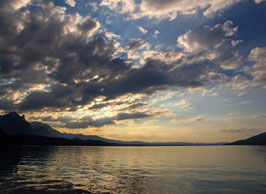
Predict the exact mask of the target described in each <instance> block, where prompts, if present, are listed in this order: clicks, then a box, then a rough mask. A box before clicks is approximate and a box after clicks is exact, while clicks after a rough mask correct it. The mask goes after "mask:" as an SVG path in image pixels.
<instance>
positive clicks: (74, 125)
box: [64, 118, 114, 129]
mask: <svg viewBox="0 0 266 194" xmlns="http://www.w3.org/2000/svg"><path fill="white" fill-rule="evenodd" d="M111 124H114V121H113V120H112V119H111V118H101V119H88V120H87V121H81V122H69V123H67V124H65V125H64V127H65V128H69V129H85V128H88V127H102V126H104V125H111Z"/></svg>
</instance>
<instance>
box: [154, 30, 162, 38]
mask: <svg viewBox="0 0 266 194" xmlns="http://www.w3.org/2000/svg"><path fill="white" fill-rule="evenodd" d="M159 34H160V32H159V31H158V30H155V32H154V33H153V35H152V37H154V38H157V37H158V35H159Z"/></svg>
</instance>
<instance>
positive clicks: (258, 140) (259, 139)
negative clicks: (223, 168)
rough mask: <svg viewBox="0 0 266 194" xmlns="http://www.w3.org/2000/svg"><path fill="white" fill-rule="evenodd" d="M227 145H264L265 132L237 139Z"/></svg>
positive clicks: (265, 141)
mask: <svg viewBox="0 0 266 194" xmlns="http://www.w3.org/2000/svg"><path fill="white" fill-rule="evenodd" d="M227 145H266V132H265V133H261V134H258V135H255V136H252V137H250V138H248V139H245V140H239V141H235V142H232V143H229V144H227Z"/></svg>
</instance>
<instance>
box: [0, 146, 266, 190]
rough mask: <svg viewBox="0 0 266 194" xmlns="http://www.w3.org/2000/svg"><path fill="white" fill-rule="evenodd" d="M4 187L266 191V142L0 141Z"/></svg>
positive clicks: (0, 179)
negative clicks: (151, 144) (54, 144)
mask: <svg viewBox="0 0 266 194" xmlns="http://www.w3.org/2000/svg"><path fill="white" fill-rule="evenodd" d="M0 154H1V159H0V160H1V162H0V165H1V166H0V193H14V192H16V193H23V192H25V193H36V192H37V191H38V192H44V193H46V192H54V193H58V192H59V193H65V192H66V193H72V192H73V193H82V192H83V193H84V192H92V193H103V192H109V193H241V194H242V193H265V192H266V149H265V146H188V147H183V146H180V147H78V146H77V147H73V146H69V147H44V146H20V147H1V148H0Z"/></svg>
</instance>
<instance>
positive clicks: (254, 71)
mask: <svg viewBox="0 0 266 194" xmlns="http://www.w3.org/2000/svg"><path fill="white" fill-rule="evenodd" d="M248 59H249V60H250V61H254V62H255V64H254V65H252V66H250V67H245V72H246V73H247V74H249V75H250V76H252V77H253V80H252V81H251V82H252V83H251V84H252V85H254V86H259V85H262V86H265V85H266V63H265V61H266V47H256V48H254V49H252V50H251V51H250V54H249V56H248Z"/></svg>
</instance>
